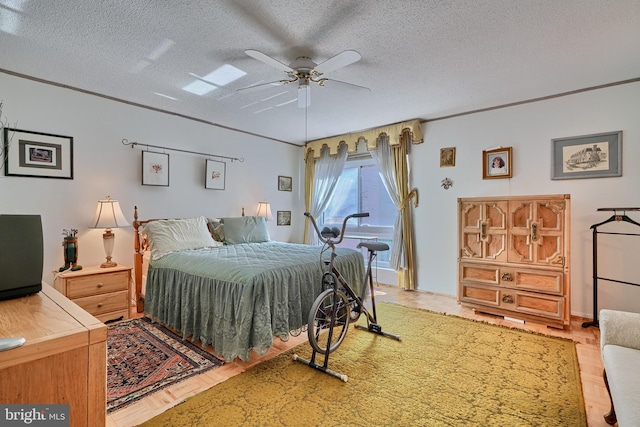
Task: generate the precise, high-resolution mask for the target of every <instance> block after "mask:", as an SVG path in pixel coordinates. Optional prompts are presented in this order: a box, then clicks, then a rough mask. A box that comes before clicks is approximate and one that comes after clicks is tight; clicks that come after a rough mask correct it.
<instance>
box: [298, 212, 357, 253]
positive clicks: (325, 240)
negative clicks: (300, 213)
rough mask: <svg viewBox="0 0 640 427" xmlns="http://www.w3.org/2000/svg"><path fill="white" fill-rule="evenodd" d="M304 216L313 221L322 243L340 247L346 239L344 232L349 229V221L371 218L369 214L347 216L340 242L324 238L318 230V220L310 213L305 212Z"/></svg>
mask: <svg viewBox="0 0 640 427" xmlns="http://www.w3.org/2000/svg"><path fill="white" fill-rule="evenodd" d="M304 216H306V217H307V218H309V219H310V220H311V224H313V228H315V230H316V233H317V234H318V238H319V239H320V241H321V242H322V243H327V244H329V245H338V244H340V242H342V240H343V239H344V230H345V229H346V228H347V221H349V220H350V219H351V218H366V217H368V216H369V212H361V213H354V214H351V215H347V216H346V217H345V219H344V221H342V230H341V231H340V238H339V239H338V240H333V239H331V238H330V237H324V236H323V235H322V232H321V231H320V229H319V228H318V224H316V219H315V218H314V217H313V215H311V214H310V213H309V212H305V213H304ZM335 237H338V236H335Z"/></svg>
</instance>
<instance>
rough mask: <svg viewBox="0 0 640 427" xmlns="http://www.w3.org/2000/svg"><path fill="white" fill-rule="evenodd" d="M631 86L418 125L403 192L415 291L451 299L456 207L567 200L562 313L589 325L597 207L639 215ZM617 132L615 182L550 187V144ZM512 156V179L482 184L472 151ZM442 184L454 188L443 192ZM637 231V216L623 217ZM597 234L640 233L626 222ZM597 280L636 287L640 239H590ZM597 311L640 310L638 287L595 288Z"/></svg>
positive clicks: (635, 103)
mask: <svg viewBox="0 0 640 427" xmlns="http://www.w3.org/2000/svg"><path fill="white" fill-rule="evenodd" d="M639 112H640V83H632V84H626V85H620V86H615V87H610V88H606V89H600V90H596V91H590V92H584V93H580V94H574V95H571V96H565V97H561V98H554V99H550V100H545V101H540V102H535V103H530V104H523V105H519V106H514V107H509V108H504V109H499V110H493V111H488V112H483V113H477V114H471V115H467V116H461V117H457V118H451V119H445V120H440V121H434V122H427V123H426V124H424V126H423V133H424V143H423V144H420V145H415V146H413V147H412V175H413V176H412V180H413V182H412V184H413V186H415V187H417V188H418V189H419V191H420V206H419V207H418V208H417V209H415V210H414V214H415V223H416V227H415V228H416V230H415V231H416V240H417V242H416V251H417V258H418V288H419V289H421V290H428V291H433V292H438V293H444V294H450V295H456V292H457V289H456V280H457V276H456V274H457V270H456V259H457V258H456V256H457V253H456V252H457V247H458V246H457V241H456V235H457V211H456V208H457V198H459V197H476V196H507V195H509V196H510V195H529V194H530V195H534V194H565V193H566V194H570V195H571V267H572V270H571V271H572V288H571V292H572V298H571V303H572V313H573V314H574V315H580V316H585V317H591V316H592V313H593V309H592V283H593V280H592V261H591V256H592V250H591V247H592V232H591V230H590V226H591V225H592V224H595V223H598V222H601V221H604V220H606V219H608V218H609V217H610V216H611V214H612V213H611V212H597V211H596V210H597V209H598V208H602V207H639V206H640V168H639V167H638V164H639V163H640V141H639V140H640V120H639V119H638V113H639ZM618 130H622V131H623V143H622V146H623V149H622V155H623V162H622V163H623V168H622V171H623V175H622V177H615V178H598V179H573V180H551V179H550V174H551V172H550V167H551V139H552V138H560V137H570V136H579V135H586V134H592V133H602V132H609V131H618ZM497 146H504V147H509V146H511V147H513V157H514V158H513V171H514V172H513V178H511V179H496V180H482V151H483V150H486V149H490V148H494V147H497ZM444 147H456V166H455V167H453V168H440V167H439V158H440V148H444ZM445 177H448V178H450V179H452V180H453V182H454V185H453V187H452V188H450V189H449V190H444V189H443V188H442V187H441V186H440V183H441V181H442V180H443V179H444V178H445ZM628 215H629V217H631V218H632V219H634V220H636V221H637V222H640V212H628ZM600 231H615V232H618V231H621V232H631V233H640V228H638V227H634V226H631V225H629V224H627V223H612V224H608V225H607V226H604V227H602V228H601V229H600ZM598 243H599V244H598V248H599V249H598V258H599V261H598V275H599V276H600V277H606V278H613V279H618V280H623V281H629V282H635V283H640V268H639V267H638V263H639V262H640V259H639V258H638V253H640V237H639V236H633V237H627V236H610V235H599V236H598ZM598 295H599V307H600V308H604V307H606V308H616V309H623V310H630V311H640V287H638V286H630V285H624V284H617V283H612V282H606V281H600V282H599V293H598Z"/></svg>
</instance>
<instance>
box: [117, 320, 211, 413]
mask: <svg viewBox="0 0 640 427" xmlns="http://www.w3.org/2000/svg"><path fill="white" fill-rule="evenodd" d="M107 356H108V358H107V413H111V412H113V411H116V410H118V409H121V408H124V407H125V406H128V405H130V404H132V403H133V402H135V401H137V400H139V399H140V398H142V397H144V396H147V395H149V394H151V393H154V392H156V391H158V390H161V389H163V388H165V387H168V386H170V385H172V384H175V383H177V382H179V381H182V380H184V379H185V378H189V377H191V376H193V375H196V374H200V373H202V372H205V371H208V370H209V369H212V368H215V367H216V366H221V365H222V364H223V361H222V360H220V359H218V358H217V357H215V356H214V355H212V354H211V353H208V352H207V351H205V350H203V349H202V348H200V347H198V346H196V345H194V344H192V343H191V342H189V341H185V340H183V339H182V338H181V337H180V336H179V335H177V334H175V333H174V332H172V331H170V330H169V329H167V328H165V327H164V326H162V325H159V324H157V323H152V322H151V321H150V320H149V319H148V318H140V319H133V320H129V321H126V322H121V323H117V324H114V325H111V326H109V334H108V338H107Z"/></svg>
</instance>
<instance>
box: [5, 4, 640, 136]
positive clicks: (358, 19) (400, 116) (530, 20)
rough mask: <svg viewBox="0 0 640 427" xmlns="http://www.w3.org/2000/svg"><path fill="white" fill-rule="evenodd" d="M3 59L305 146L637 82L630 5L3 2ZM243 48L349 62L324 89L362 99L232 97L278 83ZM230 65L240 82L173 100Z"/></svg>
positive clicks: (638, 27)
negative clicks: (355, 57) (304, 103)
mask: <svg viewBox="0 0 640 427" xmlns="http://www.w3.org/2000/svg"><path fill="white" fill-rule="evenodd" d="M0 46H1V49H0V50H1V52H2V54H1V55H0V68H1V69H3V70H6V71H9V72H12V73H18V74H22V75H27V76H30V77H34V78H37V79H42V80H46V81H50V82H55V83H57V84H61V85H67V86H71V87H74V88H78V89H81V90H84V91H89V92H93V93H97V94H101V95H106V96H110V97H114V98H117V99H121V100H125V101H128V102H132V103H137V104H142V105H146V106H150V107H153V108H158V109H161V110H165V111H169V112H172V113H176V114H181V115H185V116H189V117H194V118H197V119H200V120H204V121H206V122H210V123H215V124H218V125H221V126H224V127H228V128H232V129H237V130H240V131H243V132H248V133H253V134H257V135H261V136H265V137H267V138H271V139H276V140H280V141H286V142H292V143H295V144H300V145H301V144H303V143H304V141H306V140H312V139H317V138H323V137H327V136H333V135H337V134H342V133H347V132H350V131H357V130H362V129H367V128H371V127H375V126H381V125H385V124H390V123H395V122H399V121H405V120H410V119H415V118H418V119H425V120H428V119H432V118H438V117H443V116H448V115H452V114H457V113H462V112H467V111H472V110H478V109H483V108H489V107H493V106H498V105H504V104H509V103H514V102H519V101H523V100H529V99H534V98H540V97H545V96H551V95H554V94H559V93H564V92H569V91H575V90H580V89H584V88H588V87H593V86H599V85H605V84H610V83H615V82H619V81H624V80H628V79H635V78H638V77H640V0H611V1H606V0H468V1H440V0H438V1H435V0H415V1H411V0H402V1H401V0H368V1H362V0H358V1H346V0H343V1H317V0H316V1H308V0H259V1H256V0H251V1H249V0H238V1H231V0H217V1H215V0H190V1H187V0H171V1H155V0H109V1H105V0H64V1H63V0H47V1H41V0H0ZM246 49H256V50H259V51H261V52H264V53H265V54H267V55H270V56H272V57H274V58H276V59H277V60H278V61H280V62H283V63H285V64H289V63H291V62H292V61H293V60H294V59H295V58H296V57H298V56H301V55H304V56H309V57H311V58H312V59H313V61H314V62H316V63H320V62H322V61H324V60H326V59H328V58H330V57H332V56H334V55H336V54H338V53H339V52H341V51H343V50H348V49H353V50H356V51H358V52H359V53H360V54H361V55H362V60H360V61H359V62H356V63H354V64H351V65H349V66H346V67H344V68H341V69H339V70H336V71H334V72H332V73H330V74H328V75H327V76H326V77H330V78H334V79H337V80H341V81H344V82H349V83H353V84H357V85H361V86H366V87H369V88H371V93H366V92H364V93H363V92H361V91H357V90H349V89H348V88H347V89H345V88H343V87H342V86H337V87H331V85H327V86H326V87H319V86H312V88H311V106H310V107H309V108H308V109H306V111H305V109H304V108H303V109H301V108H298V106H297V103H296V102H291V103H287V101H291V100H294V99H295V98H296V87H295V85H286V86H279V87H268V88H266V89H264V90H261V91H253V92H249V93H236V90H237V89H239V88H242V87H246V86H249V85H252V84H255V83H258V82H270V81H274V80H280V79H284V78H286V74H285V73H284V72H282V71H278V70H276V69H275V68H272V67H269V66H268V65H266V64H264V63H262V62H259V61H257V60H256V59H253V58H251V57H249V56H247V55H246V54H245V53H244V51H245V50H246ZM225 64H229V65H232V66H234V67H236V68H238V69H240V70H243V71H244V72H246V73H247V74H246V75H245V76H243V77H242V78H240V79H238V80H236V81H234V82H232V83H230V84H228V85H226V86H222V87H219V88H218V89H216V90H214V91H212V92H210V93H209V94H207V95H204V96H198V95H194V94H192V93H189V92H186V91H184V90H183V89H182V88H183V87H185V86H186V85H188V84H189V83H192V82H193V81H194V80H195V77H194V75H195V76H205V75H206V74H208V73H210V72H212V71H213V70H215V69H217V68H219V67H221V66H223V65H225ZM0 89H1V88H0ZM0 94H1V91H0ZM0 97H1V95H0ZM168 97H171V98H173V99H170V98H168ZM281 104H284V105H281ZM305 122H306V123H307V126H305Z"/></svg>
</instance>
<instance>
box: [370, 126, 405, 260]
mask: <svg viewBox="0 0 640 427" xmlns="http://www.w3.org/2000/svg"><path fill="white" fill-rule="evenodd" d="M369 152H370V153H371V157H372V158H373V160H374V161H375V163H376V165H377V166H378V172H379V173H380V178H382V182H383V184H384V187H385V188H386V189H387V193H389V197H391V200H392V201H393V203H395V205H396V206H400V203H402V199H401V198H400V194H399V192H398V187H397V186H396V172H395V167H394V160H393V155H392V154H391V145H390V144H389V137H387V136H386V135H380V138H379V139H378V146H377V148H376V149H375V150H370V151H369ZM389 263H390V265H391V268H393V269H394V270H400V269H403V268H406V256H405V253H404V245H403V244H402V215H400V210H398V212H397V213H396V220H395V225H394V227H393V245H392V246H391V255H390V259H389Z"/></svg>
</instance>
